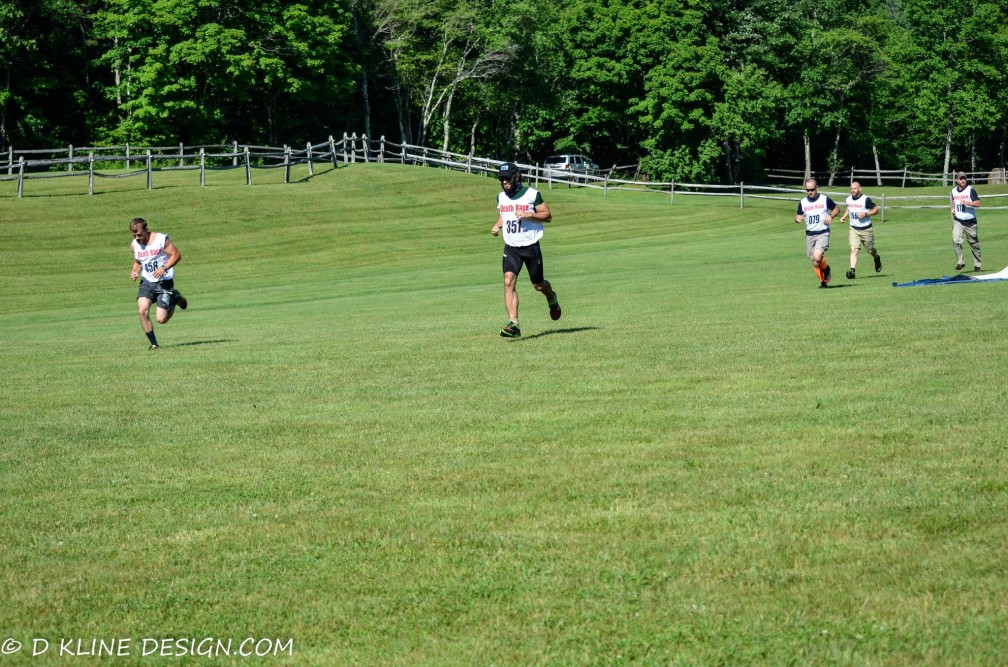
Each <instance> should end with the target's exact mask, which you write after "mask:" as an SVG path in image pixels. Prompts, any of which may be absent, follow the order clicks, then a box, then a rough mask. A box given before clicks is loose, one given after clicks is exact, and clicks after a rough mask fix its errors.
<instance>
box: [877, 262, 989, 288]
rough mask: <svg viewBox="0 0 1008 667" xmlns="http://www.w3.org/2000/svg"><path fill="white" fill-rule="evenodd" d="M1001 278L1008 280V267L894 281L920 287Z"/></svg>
mask: <svg viewBox="0 0 1008 667" xmlns="http://www.w3.org/2000/svg"><path fill="white" fill-rule="evenodd" d="M1000 280H1008V267H1005V268H1004V269H1003V270H1001V271H998V272H997V273H988V274H986V275H979V276H976V275H968V274H965V273H959V274H956V275H954V276H942V277H941V278H922V279H921V280H913V281H911V282H908V283H893V284H892V286H893V287H918V286H921V285H961V284H963V283H985V282H996V281H1000Z"/></svg>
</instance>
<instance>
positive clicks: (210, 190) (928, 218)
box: [0, 165, 1008, 667]
mask: <svg viewBox="0 0 1008 667" xmlns="http://www.w3.org/2000/svg"><path fill="white" fill-rule="evenodd" d="M302 176H304V175H303V174H302ZM194 178H195V176H194V175H193V174H191V173H189V174H177V175H174V176H172V175H169V176H163V177H160V178H159V182H161V183H162V184H163V185H162V186H160V187H156V189H154V190H153V191H150V192H148V191H146V190H144V189H143V186H142V185H141V184H138V183H137V182H136V181H134V182H133V183H132V184H127V183H126V182H119V181H102V182H101V183H100V185H101V187H102V189H103V191H102V192H101V194H97V195H95V196H91V197H89V196H87V195H82V194H73V193H71V191H70V187H71V186H69V185H67V184H65V183H64V182H63V181H53V182H51V183H50V182H42V183H39V182H35V181H33V182H31V190H30V192H31V193H32V195H31V196H28V197H25V198H24V199H17V198H15V197H13V196H12V195H13V194H15V193H14V192H13V191H12V188H13V186H12V184H10V183H3V184H0V185H2V186H3V187H2V188H0V376H2V378H3V380H2V383H0V507H2V511H0V565H2V575H0V642H4V644H3V647H2V648H4V650H5V652H8V653H10V655H0V667H3V666H4V665H16V664H43V663H44V662H46V661H47V660H46V659H49V661H51V662H66V661H71V662H73V663H74V664H78V663H79V664H88V663H89V662H94V663H98V662H105V663H110V662H112V660H111V659H109V658H101V659H100V658H96V657H93V656H92V658H90V659H89V658H77V659H71V658H70V657H68V656H64V657H63V658H59V653H60V651H61V650H64V652H81V651H83V652H87V651H91V652H94V651H95V649H94V648H92V642H93V641H94V640H102V641H105V642H107V643H108V645H111V644H112V642H113V641H118V649H119V651H120V652H122V653H123V655H122V656H120V657H118V658H116V659H115V662H116V663H124V664H150V663H152V662H153V663H158V664H186V663H192V662H199V661H201V660H202V658H201V657H200V656H199V655H196V656H194V655H193V653H200V652H202V653H204V654H205V653H208V652H210V651H211V650H213V649H216V647H218V646H222V645H226V643H227V642H228V641H230V642H231V649H232V650H231V655H230V656H224V655H223V651H220V650H218V651H217V653H216V655H215V657H214V658H213V660H214V661H215V662H218V663H224V664H231V663H234V664H247V662H248V660H247V659H246V658H243V657H242V656H240V655H236V653H237V652H238V651H239V647H241V648H242V650H245V651H246V652H249V651H252V650H253V647H254V649H255V650H259V651H262V652H272V653H274V654H278V655H272V654H271V655H269V656H266V657H258V658H253V660H254V661H257V662H265V663H268V664H286V665H349V664H355V665H444V664H451V665H490V664H494V665H533V664H542V665H567V664H578V665H580V664H598V665H622V664H631V663H637V664H684V665H685V664H691V665H692V664H696V665H715V664H723V665H783V664H798V665H806V664H811V665H822V664H840V665H845V664H852V665H866V664H870V665H910V664H912V665H967V664H968V665H1003V664H1005V663H1008V574H1006V571H1005V563H1006V559H1005V556H1004V552H1005V548H1006V546H1005V545H1006V544H1008V452H1006V443H1008V416H1006V409H1005V408H1006V399H1008V388H1006V381H1005V378H1006V375H1008V373H1006V371H1008V345H1006V334H1005V322H1006V321H1008V298H1006V296H1008V284H1006V283H988V284H971V285H951V286H938V287H915V288H907V289H894V288H893V287H892V286H891V284H892V283H893V282H896V281H899V282H903V281H908V280H913V279H917V278H929V277H937V276H941V275H946V274H949V273H951V272H952V271H951V270H952V266H953V264H954V262H955V256H954V254H953V253H952V249H951V247H950V224H949V223H948V214H947V213H946V212H943V211H927V210H908V211H898V210H893V211H890V212H888V213H887V215H886V222H885V223H884V224H879V225H878V229H877V239H878V245H879V249H880V252H881V254H882V258H883V262H884V267H883V270H882V272H881V273H879V274H875V273H874V272H873V271H872V270H871V260H870V258H868V257H866V256H864V255H862V259H861V262H860V271H859V277H858V279H857V280H855V281H848V280H846V279H845V278H844V277H843V271H844V270H845V269H846V266H847V255H848V252H849V251H848V249H847V247H846V246H847V243H846V228H845V227H841V228H840V229H839V231H838V232H835V233H834V239H833V249H832V250H831V251H830V253H829V258H830V260H831V264H832V266H833V267H834V271H833V274H834V278H833V285H834V286H835V288H834V289H830V290H820V289H818V281H817V280H816V278H815V276H814V274H813V272H812V269H811V266H810V263H809V261H808V260H807V259H806V258H805V241H804V235H803V230H802V228H801V227H800V226H799V225H796V224H794V223H793V222H791V220H792V215H793V210H794V207H795V204H796V202H795V201H787V202H782V201H766V200H755V199H748V200H747V206H746V208H745V209H744V210H740V209H739V208H738V201H737V200H733V199H731V198H724V199H717V198H703V197H685V196H683V197H678V196H677V197H676V200H675V204H674V205H672V206H670V205H669V201H668V198H667V196H661V195H654V196H650V195H642V194H633V193H610V194H609V195H608V196H607V197H606V198H605V199H603V197H602V194H601V193H600V192H598V191H594V190H587V189H567V188H562V189H561V188H557V189H545V190H544V196H545V198H546V200H547V202H548V203H549V204H550V206H551V208H552V209H553V213H554V222H553V223H552V224H551V225H550V226H549V227H548V229H547V233H546V237H545V239H544V242H543V247H544V255H545V262H546V275H547V277H548V278H549V279H551V280H552V282H553V285H554V287H555V288H556V289H557V291H558V293H559V296H560V300H561V303H562V304H563V308H564V315H563V318H562V319H561V320H560V321H559V322H552V321H551V320H550V319H549V315H548V310H547V307H546V303H545V299H543V298H542V297H541V296H540V295H538V294H536V293H534V291H533V290H532V289H531V287H530V285H529V283H528V279H527V276H525V275H522V276H521V277H520V278H519V293H520V295H521V299H522V301H521V319H522V330H523V333H524V334H525V336H524V337H523V338H522V339H519V340H514V341H508V340H504V339H502V338H500V337H499V336H498V330H499V329H500V327H501V326H502V325H503V324H504V323H505V321H506V315H505V311H504V307H503V299H502V288H501V277H500V243H501V242H500V240H499V239H495V238H493V237H491V236H490V234H489V230H490V226H491V225H492V224H493V222H494V220H495V218H496V215H495V211H494V208H493V206H494V199H495V196H496V192H497V190H498V185H497V183H496V182H495V181H494V180H493V179H485V178H478V177H475V176H466V175H462V174H456V173H451V172H445V171H439V170H435V169H425V168H413V167H402V166H397V165H385V166H379V165H351V166H347V167H345V168H340V169H338V170H336V171H327V172H325V173H320V174H316V175H315V176H314V177H313V178H303V179H301V180H300V181H298V182H296V183H291V184H288V185H284V184H282V183H280V182H279V179H280V178H281V176H280V174H279V172H273V173H272V174H271V175H270V176H268V177H263V178H257V180H256V184H255V185H253V186H252V187H251V188H249V187H247V186H245V185H243V184H242V180H241V179H243V178H244V174H243V173H240V172H234V173H231V172H226V173H222V174H220V175H216V174H215V175H214V177H213V179H208V183H211V184H210V185H208V186H207V187H205V188H199V187H195V186H194V184H193V183H192V181H193V180H194ZM72 187H74V188H77V190H76V191H79V189H80V187H81V184H80V182H77V183H74V184H73V186H72ZM825 189H826V190H827V191H830V192H831V193H834V194H835V196H834V199H837V200H842V196H839V193H840V192H842V189H840V190H833V189H829V188H825ZM979 190H980V193H981V196H983V195H984V194H985V193H989V192H993V191H994V190H993V189H992V188H989V187H983V186H982V187H980V188H979ZM76 191H75V192H76ZM866 191H867V192H868V194H869V195H871V196H873V197H876V198H877V197H878V195H879V190H877V189H872V188H867V187H866ZM933 192H936V193H944V189H941V188H938V189H934V190H933ZM892 194H897V192H895V191H894V192H892ZM796 199H797V197H796V198H795V200H796ZM134 216H143V217H146V218H147V219H148V220H149V221H150V222H151V226H152V228H154V229H157V230H163V231H168V232H170V233H171V235H172V237H173V239H174V240H175V242H176V243H177V244H178V246H179V248H180V249H181V251H182V254H183V260H182V263H181V265H180V266H179V267H178V271H177V284H178V286H179V288H180V289H182V290H183V291H184V292H185V294H186V296H187V297H188V299H189V303H190V306H189V309H188V310H187V311H185V312H178V313H176V315H175V317H174V319H173V320H172V321H171V322H170V323H169V324H167V325H165V326H156V331H157V334H158V337H159V339H160V342H161V345H162V349H161V350H160V351H159V352H148V350H147V347H148V344H147V340H146V338H144V336H143V334H142V332H141V330H140V326H139V323H138V321H137V315H136V305H135V294H136V285H135V284H133V283H131V282H130V280H129V271H130V268H131V266H132V258H131V255H130V253H129V250H128V244H129V241H130V240H131V237H130V233H129V229H128V224H129V220H130V219H131V218H133V217H134ZM1006 222H1008V212H1006V211H983V210H981V223H980V224H981V232H980V234H981V242H982V244H983V248H984V252H985V268H986V269H988V270H990V271H996V270H1000V269H1001V268H1004V266H1005V265H1008V225H1006ZM206 638H210V639H211V640H213V642H214V643H213V644H209V643H206V642H203V641H202V640H204V639H206ZM39 639H43V640H45V641H48V642H49V649H48V651H47V652H46V653H45V654H43V655H42V656H41V657H36V658H32V657H31V649H32V648H33V647H39V646H41V644H40V643H38V640H39ZM5 640H6V641H5ZM158 640H166V641H165V643H164V644H158V643H157V642H158ZM248 640H253V643H249V641H248ZM271 640H272V641H271ZM61 641H64V642H67V641H69V642H71V643H70V644H66V643H64V644H63V646H64V647H66V648H61ZM78 641H79V642H82V646H78V644H76V643H73V642H78ZM123 641H127V642H129V643H128V644H127V645H126V648H125V649H123ZM216 642H220V644H217V643H216ZM17 644H20V646H21V648H20V649H19V650H16V646H17ZM155 646H156V647H157V649H156V650H155V648H154V647H155ZM162 651H163V652H164V653H165V654H166V655H167V656H168V657H161V658H160V659H159V658H157V657H156V655H161V654H162ZM155 654H156V655H155ZM180 654H181V655H180Z"/></svg>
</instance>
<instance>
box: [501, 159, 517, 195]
mask: <svg viewBox="0 0 1008 667" xmlns="http://www.w3.org/2000/svg"><path fill="white" fill-rule="evenodd" d="M521 176H522V175H521V170H520V169H519V168H518V165H516V164H515V163H514V162H505V163H504V164H502V165H501V166H500V167H498V169H497V179H498V180H500V181H501V182H502V183H503V182H504V181H508V182H510V183H511V188H512V190H517V188H518V185H520V184H521Z"/></svg>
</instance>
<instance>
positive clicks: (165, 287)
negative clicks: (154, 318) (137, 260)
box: [137, 278, 175, 310]
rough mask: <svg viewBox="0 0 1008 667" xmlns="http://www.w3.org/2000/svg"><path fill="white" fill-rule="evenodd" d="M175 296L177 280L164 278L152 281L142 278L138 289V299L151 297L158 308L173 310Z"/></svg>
mask: <svg viewBox="0 0 1008 667" xmlns="http://www.w3.org/2000/svg"><path fill="white" fill-rule="evenodd" d="M174 296H175V281H174V280H162V281H160V282H156V283H152V282H150V281H149V280H146V279H144V278H141V279H140V289H139V290H137V299H138V300H139V299H141V298H143V299H150V300H151V301H153V302H154V303H156V304H157V305H158V308H164V309H165V310H171V307H172V297H174Z"/></svg>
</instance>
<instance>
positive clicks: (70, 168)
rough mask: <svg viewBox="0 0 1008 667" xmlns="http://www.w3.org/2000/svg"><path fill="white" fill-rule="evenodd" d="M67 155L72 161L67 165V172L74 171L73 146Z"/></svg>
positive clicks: (71, 145)
mask: <svg viewBox="0 0 1008 667" xmlns="http://www.w3.org/2000/svg"><path fill="white" fill-rule="evenodd" d="M67 155H68V156H69V157H70V161H69V162H68V163H67V171H73V144H70V147H69V148H68V149H67Z"/></svg>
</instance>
